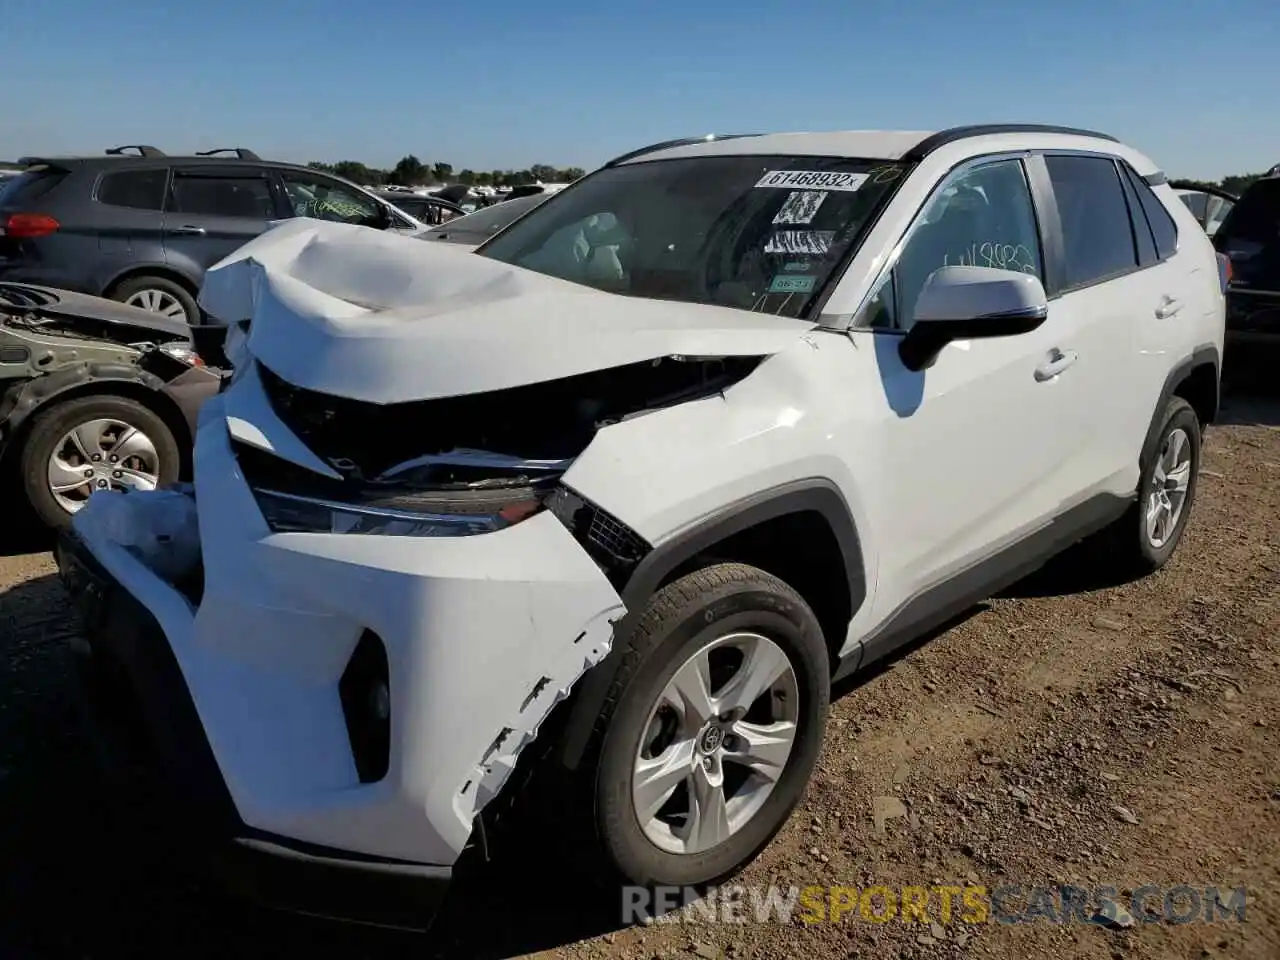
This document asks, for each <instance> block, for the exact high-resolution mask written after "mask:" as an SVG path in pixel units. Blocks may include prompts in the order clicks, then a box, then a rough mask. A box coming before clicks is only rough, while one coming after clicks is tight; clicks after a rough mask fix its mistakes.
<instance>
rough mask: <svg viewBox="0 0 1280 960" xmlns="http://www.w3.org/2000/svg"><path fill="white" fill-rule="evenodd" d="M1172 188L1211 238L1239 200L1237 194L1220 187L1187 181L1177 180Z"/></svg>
mask: <svg viewBox="0 0 1280 960" xmlns="http://www.w3.org/2000/svg"><path fill="white" fill-rule="evenodd" d="M1170 186H1172V187H1173V189H1174V191H1175V192H1176V193H1177V194H1178V196H1179V197H1180V198H1181V199H1182V202H1183V203H1185V204H1186V205H1187V208H1188V209H1189V210H1190V211H1191V212H1192V213H1193V214H1195V218H1196V219H1197V220H1199V221H1200V226H1202V227H1204V232H1205V233H1207V234H1208V235H1209V236H1211V237H1212V236H1213V235H1214V234H1215V233H1217V232H1218V228H1219V227H1220V226H1222V221H1223V220H1225V219H1226V218H1227V214H1228V213H1230V212H1231V208H1232V207H1233V206H1235V203H1236V201H1237V200H1238V199H1239V198H1238V197H1237V196H1236V195H1235V194H1233V193H1228V192H1227V191H1226V190H1222V189H1220V188H1218V187H1208V186H1203V185H1201V184H1197V183H1189V182H1187V181H1177V180H1175V181H1174V182H1173V183H1171V184H1170Z"/></svg>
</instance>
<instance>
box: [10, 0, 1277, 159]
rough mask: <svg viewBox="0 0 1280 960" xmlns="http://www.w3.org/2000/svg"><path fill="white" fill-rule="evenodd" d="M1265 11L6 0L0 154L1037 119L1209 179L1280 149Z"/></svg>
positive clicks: (598, 149) (590, 145)
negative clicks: (1090, 131) (1099, 136)
mask: <svg viewBox="0 0 1280 960" xmlns="http://www.w3.org/2000/svg"><path fill="white" fill-rule="evenodd" d="M433 8H443V11H444V12H438V13H435V12H432V10H433ZM539 8H541V9H543V10H546V11H548V12H546V13H541V14H539V13H536V11H537V10H538V9H539ZM1278 28H1280V3H1277V2H1276V0H1235V2H1233V3H1231V4H1226V5H1218V4H1210V3H1203V2H1201V3H1192V2H1190V0H1182V2H1181V3H1178V2H1168V0H1164V2H1157V0H1110V2H1097V0H1074V2H1071V3H1067V2H1053V0H1022V2H1017V3H1013V2H1002V0H947V2H935V0H917V2H910V0H902V2H899V3H893V2H887V0H886V2H881V0H863V2H852V0H846V2H840V0H808V2H794V3H783V2H776V0H773V2H765V0H685V2H681V3H672V2H669V0H648V2H636V0H600V2H598V3H591V4H588V3H578V4H574V3H571V2H564V0H561V2H552V3H546V4H537V3H530V2H520V3H517V2H513V0H487V2H484V3H479V4H467V3H445V4H438V3H432V2H430V0H428V2H409V0H381V2H380V3H373V4H360V3H354V2H352V0H339V2H334V0H254V2H248V0H220V2H218V3H213V4H206V3H183V2H181V0H164V2H159V0H132V2H127V3H106V2H103V0H56V2H53V3H36V2H33V0H0V63H3V64H4V72H3V80H0V158H13V157H15V156H17V155H20V154H26V153H34V152H68V151H90V152H95V153H96V152H97V151H99V150H101V149H102V148H104V147H106V146H110V145H114V144H117V143H131V142H138V141H141V142H143V143H151V144H154V145H156V146H158V147H160V148H161V149H166V150H170V151H179V150H182V151H185V150H188V149H203V148H208V147H213V146H226V145H242V146H249V147H251V148H253V149H255V150H257V151H258V152H259V153H260V154H263V155H264V156H272V157H275V158H279V159H285V160H298V161H306V160H313V159H314V160H330V161H333V160H342V159H352V160H362V161H364V162H367V163H370V164H373V165H390V164H392V163H394V162H395V161H396V160H397V159H398V158H399V157H401V156H403V155H404V154H406V153H414V154H416V155H417V156H418V157H419V158H420V159H422V160H425V161H428V162H433V161H440V160H443V161H447V162H450V163H452V164H453V165H454V167H455V169H461V168H463V167H471V168H473V169H490V168H493V167H502V168H520V167H526V166H528V165H529V164H532V163H550V164H554V165H558V166H568V165H578V166H583V167H587V168H590V167H592V166H595V165H597V164H599V163H601V162H603V161H604V160H606V159H608V158H609V157H610V156H612V155H615V154H617V153H621V152H623V151H625V150H627V149H629V148H632V147H635V146H640V145H643V144H645V143H649V142H652V141H657V140H662V139H666V138H669V137H674V136H686V135H699V134H703V133H707V132H712V131H717V132H733V131H745V132H755V131H767V130H821V129H853V128H899V129H935V128H938V127H943V126H952V125H956V124H962V123H971V122H989V121H999V120H1034V121H1042V122H1053V123H1064V124H1072V125H1079V126H1088V127H1094V128H1097V129H1102V130H1106V131H1108V132H1111V133H1114V134H1116V135H1117V136H1120V137H1121V138H1123V139H1125V140H1127V141H1129V142H1131V143H1132V144H1134V145H1135V146H1137V147H1138V148H1139V149H1142V150H1144V151H1145V152H1147V153H1148V154H1150V155H1151V156H1152V157H1153V158H1155V159H1156V160H1157V162H1159V163H1160V164H1161V165H1162V166H1164V167H1165V168H1166V169H1167V170H1168V171H1169V172H1170V173H1171V174H1172V175H1175V176H1189V177H1210V178H1215V179H1216V178H1218V177H1220V176H1223V175H1225V174H1229V173H1238V172H1244V171H1246V170H1249V171H1256V170H1261V169H1265V168H1267V167H1270V166H1271V165H1272V164H1275V163H1280V123H1277V120H1276V115H1275V104H1276V103H1277V102H1280V71H1277V70H1276V68H1275V66H1274V62H1275V61H1274V57H1275V44H1276V40H1277V37H1280V29H1278Z"/></svg>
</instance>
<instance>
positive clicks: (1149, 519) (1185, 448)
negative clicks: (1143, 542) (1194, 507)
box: [1146, 427, 1191, 550]
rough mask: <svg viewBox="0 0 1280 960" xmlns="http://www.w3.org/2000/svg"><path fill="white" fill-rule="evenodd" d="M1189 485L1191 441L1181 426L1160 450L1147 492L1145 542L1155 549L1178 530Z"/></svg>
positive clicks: (1171, 432)
mask: <svg viewBox="0 0 1280 960" xmlns="http://www.w3.org/2000/svg"><path fill="white" fill-rule="evenodd" d="M1190 485H1191V438H1190V437H1188V436H1187V432H1186V431H1185V430H1183V429H1182V428H1181V427H1179V428H1177V429H1176V430H1171V431H1170V432H1169V435H1168V436H1166V437H1165V438H1164V443H1163V445H1162V446H1161V447H1160V456H1159V458H1158V459H1157V460H1156V468H1155V470H1154V472H1153V473H1152V475H1151V486H1150V488H1149V489H1148V491H1147V505H1146V527H1147V540H1148V541H1149V542H1150V543H1151V546H1152V547H1154V548H1155V549H1157V550H1159V549H1160V548H1161V547H1163V546H1164V545H1165V544H1166V543H1168V542H1169V538H1170V537H1172V536H1173V533H1174V531H1175V530H1177V529H1178V521H1179V520H1181V519H1182V510H1183V507H1184V506H1185V505H1186V502H1187V489H1188V488H1189V487H1190Z"/></svg>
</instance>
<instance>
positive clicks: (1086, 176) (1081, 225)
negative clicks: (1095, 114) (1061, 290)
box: [1044, 156, 1138, 289]
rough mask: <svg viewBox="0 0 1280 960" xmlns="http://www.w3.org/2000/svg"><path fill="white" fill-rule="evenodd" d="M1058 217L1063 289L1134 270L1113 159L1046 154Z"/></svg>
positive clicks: (1129, 228)
mask: <svg viewBox="0 0 1280 960" xmlns="http://www.w3.org/2000/svg"><path fill="white" fill-rule="evenodd" d="M1044 160H1045V166H1046V167H1048V170H1049V180H1050V181H1051V182H1052V184H1053V193H1054V198H1055V199H1056V201H1057V205H1058V216H1059V218H1060V219H1061V221H1062V241H1063V250H1064V254H1065V260H1066V263H1065V265H1064V266H1065V277H1064V278H1063V285H1064V287H1065V288H1066V289H1072V288H1075V287H1083V286H1088V285H1089V284H1091V283H1097V282H1098V281H1099V280H1105V279H1107V278H1108V277H1115V276H1118V275H1120V274H1122V273H1127V272H1128V271H1130V270H1135V269H1137V266H1138V257H1137V251H1136V250H1135V247H1134V242H1133V225H1132V223H1131V222H1130V220H1129V207H1128V205H1127V204H1126V203H1125V199H1124V189H1123V188H1122V187H1121V185H1120V175H1119V173H1118V171H1117V170H1116V165H1115V162H1114V161H1113V160H1110V159H1108V158H1106V157H1076V156H1046V157H1045V158H1044Z"/></svg>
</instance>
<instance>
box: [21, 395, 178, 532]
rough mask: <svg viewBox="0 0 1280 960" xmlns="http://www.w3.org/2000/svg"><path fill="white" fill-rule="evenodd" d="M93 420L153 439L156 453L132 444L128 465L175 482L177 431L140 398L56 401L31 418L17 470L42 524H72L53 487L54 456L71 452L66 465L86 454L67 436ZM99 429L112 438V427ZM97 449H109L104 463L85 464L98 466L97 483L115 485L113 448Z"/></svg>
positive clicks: (160, 483)
mask: <svg viewBox="0 0 1280 960" xmlns="http://www.w3.org/2000/svg"><path fill="white" fill-rule="evenodd" d="M95 421H105V422H110V423H114V424H123V425H124V426H126V427H132V428H134V429H135V430H137V431H140V432H141V433H142V434H143V435H145V437H146V438H148V439H150V441H151V444H150V450H154V457H153V456H152V454H151V452H150V450H148V449H147V448H146V447H144V446H143V445H141V444H137V443H135V444H132V445H130V447H129V450H128V451H125V452H126V454H129V453H131V452H134V451H137V452H136V453H133V458H132V459H130V458H128V457H127V458H126V464H128V465H131V466H133V467H136V468H139V469H138V474H141V473H143V472H146V473H150V472H151V470H152V469H154V471H155V474H154V475H155V477H156V478H157V480H156V486H163V485H165V484H168V483H173V482H174V481H176V480H177V479H178V472H179V470H180V468H181V462H182V460H181V452H180V451H179V449H178V442H177V440H176V439H175V438H174V436H173V431H171V430H170V429H169V427H168V426H167V425H166V424H165V422H164V420H162V419H161V418H160V417H159V416H158V415H157V414H156V413H154V412H153V411H151V410H149V409H148V408H147V407H145V406H144V405H143V404H141V403H139V402H138V401H137V400H134V399H132V398H130V397H121V396H112V395H95V396H91V397H78V398H76V399H72V400H66V401H63V402H61V403H55V404H54V405H53V406H51V407H49V408H48V409H47V410H44V411H42V412H41V413H40V414H38V415H37V417H36V419H35V420H33V421H32V424H31V429H30V431H29V432H28V433H27V436H26V440H25V442H24V443H23V445H22V453H21V457H20V459H19V475H20V476H21V479H22V486H23V491H24V492H25V494H26V497H27V499H28V500H29V501H30V503H31V507H32V509H33V510H34V511H35V513H36V516H37V517H39V518H40V520H41V521H42V522H43V523H45V524H47V525H48V526H50V527H52V528H53V529H55V530H65V529H66V528H67V527H69V526H70V525H71V517H72V515H73V512H72V511H70V510H68V509H67V508H66V507H64V506H63V505H62V503H61V502H60V501H59V498H58V496H57V495H56V494H55V493H54V491H53V489H52V485H51V481H50V469H51V460H52V459H53V457H54V454H55V453H56V452H59V451H60V450H65V451H66V453H67V454H68V455H67V456H66V457H63V458H61V459H62V462H63V463H64V464H65V463H67V462H69V461H70V460H72V459H75V460H80V459H82V458H81V457H79V456H78V454H79V449H78V448H76V447H75V444H74V443H71V444H70V446H67V445H65V444H64V438H67V437H68V435H69V434H70V433H71V432H72V431H73V430H75V429H76V428H77V427H81V426H84V425H87V424H93V423H94V422H95ZM95 429H96V428H95ZM98 433H99V435H100V436H102V437H105V438H106V441H105V442H108V443H109V440H110V437H111V436H112V431H111V429H108V428H101V429H98ZM119 434H120V431H119V430H118V429H117V430H115V435H116V436H119ZM87 446H92V444H88V445H87ZM99 449H100V450H104V451H106V453H105V454H104V456H103V460H102V461H99V463H101V464H103V465H102V466H100V467H95V465H94V464H92V463H86V464H85V467H84V469H86V470H95V471H96V472H97V473H98V474H99V475H98V476H97V477H95V480H94V482H95V483H96V481H97V480H98V479H106V480H107V483H108V484H111V483H113V482H114V480H113V479H112V477H111V474H112V472H113V471H112V470H111V465H110V462H109V460H108V459H107V457H108V456H109V455H110V453H109V451H110V447H109V446H106V445H104V444H99ZM152 461H154V462H152ZM142 466H145V467H146V470H145V471H144V470H142V469H141V467H142ZM121 472H124V471H121ZM82 493H83V491H81V490H69V491H67V493H66V497H67V499H68V500H71V499H73V498H80V497H81V496H82ZM84 496H87V494H84Z"/></svg>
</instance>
